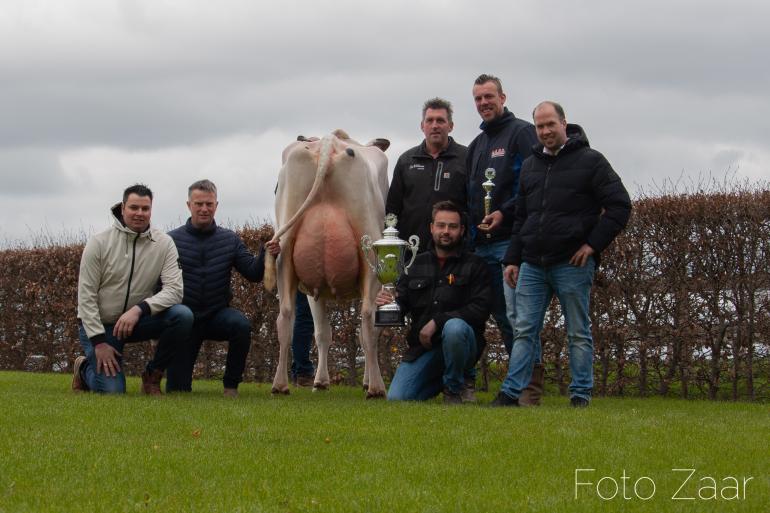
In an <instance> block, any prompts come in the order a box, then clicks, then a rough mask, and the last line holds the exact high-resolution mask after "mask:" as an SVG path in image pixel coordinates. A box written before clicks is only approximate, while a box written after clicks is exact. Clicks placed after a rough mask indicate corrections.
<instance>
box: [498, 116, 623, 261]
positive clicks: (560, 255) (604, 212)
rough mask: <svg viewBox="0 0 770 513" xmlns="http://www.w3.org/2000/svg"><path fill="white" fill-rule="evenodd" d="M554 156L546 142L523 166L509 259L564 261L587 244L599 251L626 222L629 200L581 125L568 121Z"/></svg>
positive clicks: (507, 254)
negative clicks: (564, 138) (545, 150)
mask: <svg viewBox="0 0 770 513" xmlns="http://www.w3.org/2000/svg"><path fill="white" fill-rule="evenodd" d="M567 137H568V139H567V142H566V144H565V145H564V147H563V148H562V149H561V151H559V153H558V154H557V155H556V156H553V155H547V154H545V153H543V146H542V145H538V146H537V147H535V148H534V149H533V154H532V156H531V157H529V158H528V159H527V160H526V161H525V162H524V165H523V166H522V169H521V180H520V185H519V198H518V202H517V204H516V221H515V223H514V225H513V235H512V237H511V244H510V246H508V252H507V253H506V255H505V258H504V259H503V263H505V264H513V265H520V264H521V262H528V263H530V264H534V265H538V266H548V265H553V264H559V263H564V262H566V261H568V260H569V259H570V257H572V255H573V254H575V252H576V251H577V250H578V249H579V248H580V247H581V246H582V245H583V244H586V243H587V244H588V245H589V246H591V247H592V248H593V249H594V251H595V252H596V254H595V255H594V257H595V258H596V260H597V263H599V254H600V253H601V252H602V251H603V250H604V249H605V248H606V247H607V246H608V245H609V244H610V243H611V242H612V240H613V239H614V238H615V237H616V236H617V235H618V233H620V231H621V230H622V229H623V228H625V226H626V224H627V223H628V218H629V216H630V214H631V200H630V198H629V196H628V192H626V188H625V187H624V186H623V182H621V181H620V177H619V176H618V175H617V174H616V173H615V171H614V170H613V169H612V166H610V163H609V162H607V159H605V158H604V155H602V154H601V153H599V152H598V151H596V150H594V149H592V148H590V147H589V145H588V139H587V138H586V136H585V133H584V132H583V129H582V128H580V127H579V126H578V125H571V124H570V125H567Z"/></svg>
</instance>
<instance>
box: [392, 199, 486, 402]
mask: <svg viewBox="0 0 770 513" xmlns="http://www.w3.org/2000/svg"><path fill="white" fill-rule="evenodd" d="M465 228H466V227H465V220H464V217H463V215H462V211H461V209H460V207H458V206H457V205H455V204H453V203H452V202H451V201H441V202H439V203H436V204H435V205H434V206H433V215H432V221H431V223H430V232H431V236H432V240H433V244H432V246H431V248H430V249H429V250H428V251H424V252H422V253H420V254H419V255H417V258H415V260H414V264H413V265H412V266H411V267H410V268H409V274H404V275H402V276H401V279H400V280H399V281H398V285H397V286H396V298H395V300H396V302H397V303H398V305H399V306H400V307H401V309H402V310H403V311H404V312H405V313H408V314H410V315H411V319H412V321H411V325H410V329H409V333H408V335H407V342H408V343H409V349H408V350H407V352H406V354H405V355H404V357H403V359H402V361H401V364H400V365H399V366H398V369H396V374H395V375H394V376H393V381H392V382H391V384H390V389H389V390H388V400H393V401H410V400H411V401H421V400H425V399H430V398H431V397H434V396H436V395H438V394H439V393H440V392H442V390H443V392H444V402H445V403H450V404H459V403H461V402H463V401H462V394H463V391H464V387H465V376H466V375H467V373H468V371H469V370H470V369H472V368H473V367H474V366H475V365H476V362H477V361H478V358H479V355H480V354H481V350H482V349H483V348H484V345H485V341H484V328H485V325H486V321H487V319H488V318H489V296H490V288H489V273H488V271H487V266H486V264H485V263H484V261H483V260H482V259H481V258H479V257H478V256H476V255H474V254H473V253H470V252H469V251H467V250H466V249H465V245H464V244H463V235H464V233H465ZM393 299H394V298H393V297H392V296H391V295H390V294H389V293H388V292H385V291H384V290H381V291H380V292H379V293H378V295H377V305H378V306H382V305H384V304H387V303H390V302H392V301H393Z"/></svg>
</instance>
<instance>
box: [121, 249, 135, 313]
mask: <svg viewBox="0 0 770 513" xmlns="http://www.w3.org/2000/svg"><path fill="white" fill-rule="evenodd" d="M138 240H139V235H138V234H137V236H136V237H134V247H133V250H132V251H131V271H130V272H129V273H128V288H126V300H125V302H124V303H123V311H124V312H125V311H126V309H127V308H128V297H129V296H130V295H131V281H132V280H133V279H134V262H135V261H136V241H138Z"/></svg>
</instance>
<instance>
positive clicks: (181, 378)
mask: <svg viewBox="0 0 770 513" xmlns="http://www.w3.org/2000/svg"><path fill="white" fill-rule="evenodd" d="M204 340H227V341H228V347H227V360H226V363H225V376H224V378H223V379H222V381H223V382H224V386H225V388H238V383H240V382H241V381H243V369H244V368H245V367H246V357H247V356H248V354H249V349H250V348H251V321H249V320H248V319H247V318H246V316H245V315H243V313H241V312H240V311H238V310H236V309H235V308H230V307H227V308H223V309H221V310H219V311H218V312H216V313H215V314H214V315H213V316H211V317H209V318H207V319H195V322H194V323H193V327H192V330H191V332H190V336H189V337H188V338H187V340H185V341H184V342H183V343H182V346H181V347H180V350H179V351H178V352H177V354H176V355H175V356H174V359H173V360H172V362H171V365H169V367H168V371H167V372H166V378H167V379H166V392H190V391H191V390H192V376H193V370H194V368H195V360H197V359H198V353H199V352H200V350H201V346H202V345H203V341H204Z"/></svg>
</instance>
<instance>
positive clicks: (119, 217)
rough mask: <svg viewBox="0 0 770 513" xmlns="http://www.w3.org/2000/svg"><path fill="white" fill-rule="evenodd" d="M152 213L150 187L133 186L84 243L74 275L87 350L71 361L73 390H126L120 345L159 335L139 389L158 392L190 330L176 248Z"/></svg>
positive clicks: (151, 393) (189, 312)
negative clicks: (109, 224) (77, 273)
mask: <svg viewBox="0 0 770 513" xmlns="http://www.w3.org/2000/svg"><path fill="white" fill-rule="evenodd" d="M151 214H152V191H151V190H150V189H149V188H148V187H147V186H145V185H141V184H137V185H132V186H131V187H129V188H127V189H126V190H125V191H124V192H123V201H122V202H121V203H118V204H116V205H115V206H113V207H112V215H113V225H112V227H110V228H109V229H107V230H105V231H103V232H101V233H98V234H96V235H94V236H93V237H91V238H90V239H89V241H88V244H86V247H85V250H84V251H83V256H82V258H81V261H80V276H79V278H78V325H79V332H80V345H81V346H82V347H83V351H84V352H85V356H80V357H78V358H77V359H75V364H74V366H73V371H74V376H73V378H72V389H73V390H76V391H87V390H91V391H94V392H103V393H124V392H125V391H126V377H125V375H124V373H123V370H122V369H121V364H122V352H123V346H124V345H125V344H126V343H129V342H139V341H143V340H149V339H158V345H157V347H156V349H155V355H154V357H153V359H152V361H150V362H149V363H148V364H147V368H146V369H145V371H144V373H143V374H142V391H143V392H144V393H145V394H150V395H160V393H161V392H160V380H161V379H162V377H163V372H164V371H165V369H166V367H168V365H169V363H170V362H171V359H172V357H173V356H174V353H175V352H176V351H177V348H178V346H179V344H180V342H181V341H183V340H186V339H187V338H188V337H189V335H190V330H191V329H192V323H193V314H192V312H191V311H190V309H189V308H187V307H186V306H184V305H181V304H179V303H181V301H182V294H183V288H182V287H183V285H182V270H181V268H180V266H179V262H178V260H179V257H178V254H177V250H176V246H175V245H174V241H173V240H171V237H169V236H168V235H166V234H165V233H164V232H162V231H161V230H157V229H154V228H150V217H151ZM159 283H160V286H161V288H160V291H157V292H156V288H157V286H158V284H159Z"/></svg>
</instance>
